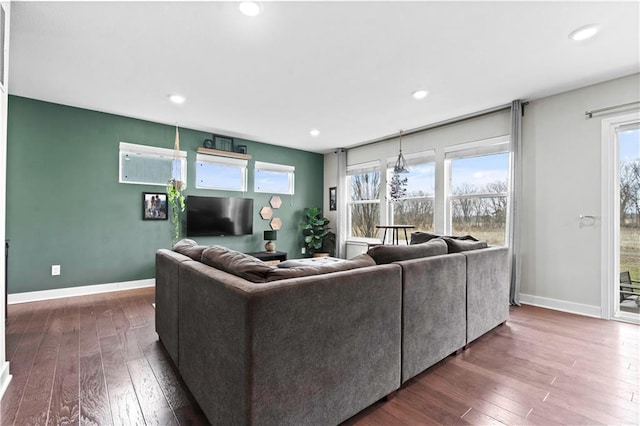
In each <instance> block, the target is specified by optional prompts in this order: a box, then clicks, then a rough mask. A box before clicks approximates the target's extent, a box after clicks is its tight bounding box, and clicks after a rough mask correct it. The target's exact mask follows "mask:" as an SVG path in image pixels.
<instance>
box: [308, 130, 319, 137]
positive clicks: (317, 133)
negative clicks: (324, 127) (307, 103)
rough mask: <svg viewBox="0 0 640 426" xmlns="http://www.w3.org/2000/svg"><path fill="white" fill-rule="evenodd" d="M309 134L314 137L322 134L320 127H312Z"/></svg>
mask: <svg viewBox="0 0 640 426" xmlns="http://www.w3.org/2000/svg"><path fill="white" fill-rule="evenodd" d="M309 134H310V135H311V136H313V137H316V136H318V135H319V134H320V130H318V129H311V131H310V132H309Z"/></svg>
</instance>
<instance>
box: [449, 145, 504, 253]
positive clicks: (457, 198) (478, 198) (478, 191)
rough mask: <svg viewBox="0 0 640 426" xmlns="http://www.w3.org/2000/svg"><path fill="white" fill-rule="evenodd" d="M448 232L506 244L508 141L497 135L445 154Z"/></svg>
mask: <svg viewBox="0 0 640 426" xmlns="http://www.w3.org/2000/svg"><path fill="white" fill-rule="evenodd" d="M445 158H446V164H445V167H446V170H447V171H448V183H449V184H448V190H447V207H448V209H447V210H448V215H447V221H448V226H447V229H448V232H450V233H452V234H453V235H467V234H468V235H473V236H474V237H476V238H478V239H481V240H485V241H487V243H489V244H492V245H505V242H506V234H505V230H506V222H507V208H508V201H509V197H508V194H509V162H510V158H509V141H508V138H498V139H492V140H489V141H485V142H484V144H483V142H482V141H481V142H479V143H477V144H476V146H475V147H473V148H470V149H462V150H457V151H450V152H447V153H446V154H445Z"/></svg>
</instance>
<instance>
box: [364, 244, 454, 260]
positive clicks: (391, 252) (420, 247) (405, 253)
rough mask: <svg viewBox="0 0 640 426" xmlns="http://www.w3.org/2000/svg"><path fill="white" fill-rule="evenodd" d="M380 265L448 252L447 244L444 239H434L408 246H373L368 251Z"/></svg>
mask: <svg viewBox="0 0 640 426" xmlns="http://www.w3.org/2000/svg"><path fill="white" fill-rule="evenodd" d="M367 254H368V255H369V256H371V257H372V258H373V260H375V261H376V263H377V264H378V265H381V264H385V263H391V262H397V261H401V260H409V259H418V258H420V257H430V256H438V255H441V254H447V244H446V243H445V242H444V241H443V240H442V239H432V240H430V241H427V242H426V243H421V244H414V245H408V246H387V245H380V246H375V247H371V248H370V249H369V251H368V252H367Z"/></svg>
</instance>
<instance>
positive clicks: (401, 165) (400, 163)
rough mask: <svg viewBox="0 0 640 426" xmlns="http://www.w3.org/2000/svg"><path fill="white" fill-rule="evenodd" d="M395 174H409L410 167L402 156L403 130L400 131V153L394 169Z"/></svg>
mask: <svg viewBox="0 0 640 426" xmlns="http://www.w3.org/2000/svg"><path fill="white" fill-rule="evenodd" d="M393 172H394V173H409V167H408V166H407V161H406V160H405V159H404V156H403V155H402V130H400V152H399V153H398V160H397V161H396V165H395V166H394V167H393Z"/></svg>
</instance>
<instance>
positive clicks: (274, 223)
mask: <svg viewBox="0 0 640 426" xmlns="http://www.w3.org/2000/svg"><path fill="white" fill-rule="evenodd" d="M269 225H270V226H271V229H275V230H279V229H280V228H282V219H280V218H279V217H274V218H273V219H271V222H269Z"/></svg>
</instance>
